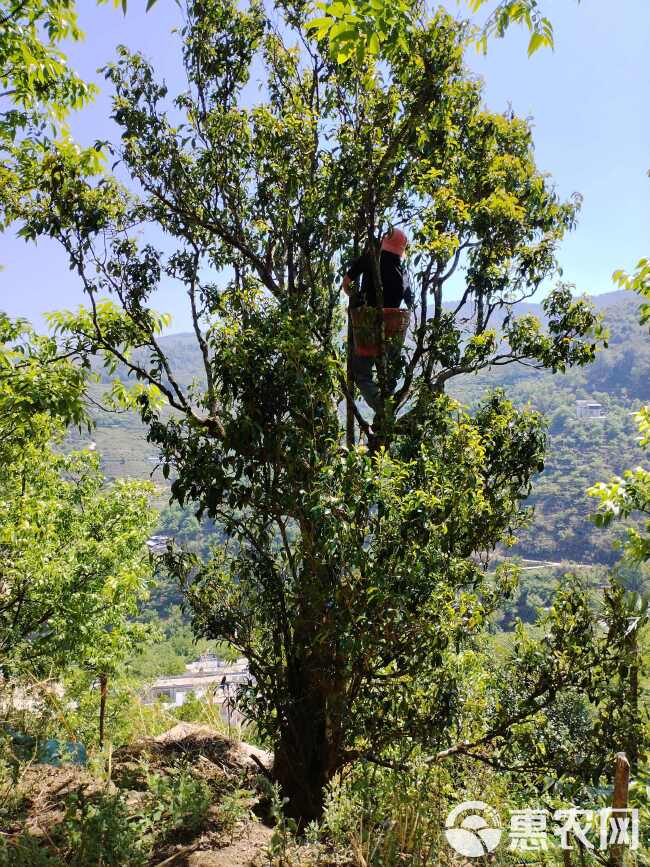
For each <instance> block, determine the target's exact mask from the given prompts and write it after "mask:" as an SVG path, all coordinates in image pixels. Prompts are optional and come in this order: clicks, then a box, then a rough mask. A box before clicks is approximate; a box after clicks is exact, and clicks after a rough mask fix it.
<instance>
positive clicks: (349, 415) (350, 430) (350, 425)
mask: <svg viewBox="0 0 650 867" xmlns="http://www.w3.org/2000/svg"><path fill="white" fill-rule="evenodd" d="M353 352H354V336H353V334H352V319H351V318H350V312H349V308H348V342H347V370H346V376H345V378H346V385H347V387H348V393H349V395H350V396H349V397H346V400H345V444H346V446H347V447H348V448H349V449H351V448H353V447H354V411H353V409H352V401H353V400H354V377H353V376H352V353H353Z"/></svg>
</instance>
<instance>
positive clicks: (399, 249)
mask: <svg viewBox="0 0 650 867" xmlns="http://www.w3.org/2000/svg"><path fill="white" fill-rule="evenodd" d="M407 244H408V238H407V237H406V235H405V234H404V232H402V230H401V229H389V230H388V231H387V232H386V234H385V235H384V237H383V238H382V239H381V249H382V250H388V252H389V253H396V254H397V255H398V256H403V255H404V252H405V250H406V245H407Z"/></svg>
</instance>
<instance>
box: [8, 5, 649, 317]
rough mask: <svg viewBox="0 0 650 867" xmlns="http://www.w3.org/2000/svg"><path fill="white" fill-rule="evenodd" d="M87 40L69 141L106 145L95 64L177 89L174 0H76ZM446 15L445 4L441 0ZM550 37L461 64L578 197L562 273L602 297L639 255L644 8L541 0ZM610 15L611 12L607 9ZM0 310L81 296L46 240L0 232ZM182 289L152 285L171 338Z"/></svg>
mask: <svg viewBox="0 0 650 867" xmlns="http://www.w3.org/2000/svg"><path fill="white" fill-rule="evenodd" d="M78 5H79V6H80V7H81V10H80V19H81V24H82V26H83V28H84V29H85V30H86V34H87V37H86V41H85V43H84V44H83V45H81V46H73V47H72V48H71V49H70V52H69V53H70V57H71V61H72V64H73V65H74V67H75V68H76V69H77V70H78V71H79V72H80V73H81V74H82V75H84V77H86V78H87V79H89V80H94V81H96V82H97V83H98V84H99V85H100V87H102V93H101V94H100V96H99V97H98V99H97V101H96V103H95V104H94V105H93V106H91V107H89V108H88V109H86V110H84V111H83V112H81V113H79V114H78V115H77V116H76V117H75V118H74V121H73V129H74V132H75V134H76V136H77V137H78V139H79V140H80V141H81V142H83V143H90V142H92V141H93V140H94V139H96V138H111V137H112V136H113V135H114V130H115V128H114V127H113V125H112V123H111V121H110V120H109V118H108V114H109V106H110V101H109V98H110V93H109V92H108V90H107V88H105V87H104V82H103V80H102V77H101V76H100V75H99V74H98V73H97V71H96V70H97V68H98V67H99V66H101V65H102V64H104V63H106V62H108V61H110V60H111V58H113V57H114V54H115V46H116V45H117V44H119V43H125V44H127V45H128V46H129V47H131V48H137V49H140V50H142V51H143V52H144V53H145V54H146V55H148V56H149V57H151V58H152V59H153V61H154V63H155V68H156V70H157V72H158V74H159V75H160V76H161V77H162V78H165V79H166V81H167V83H168V84H169V85H170V89H171V90H172V91H174V90H175V84H176V83H178V87H179V89H180V76H179V65H178V64H179V61H178V50H177V45H178V43H177V42H176V39H175V37H174V36H173V35H172V34H171V29H172V28H173V27H174V26H175V25H176V24H178V23H179V11H178V9H177V7H176V5H175V3H174V0H158V3H157V4H156V6H155V7H154V10H153V11H152V12H150V13H149V14H146V13H145V12H144V6H145V3H144V0H130V2H129V12H128V14H127V15H126V17H123V16H122V14H121V13H119V12H116V11H115V10H113V9H112V7H111V6H102V7H99V8H97V7H95V5H94V3H93V2H91V0H80V2H79V3H78ZM446 5H447V6H448V7H449V8H450V9H453V10H454V11H457V10H458V9H459V8H460V9H463V7H462V6H461V7H458V6H456V4H455V2H454V0H449V2H448V3H447V4H446ZM546 5H547V8H548V10H549V14H550V17H551V18H552V20H553V22H554V26H555V32H556V47H555V51H554V52H551V51H549V50H548V49H543V50H541V51H539V52H538V53H537V54H535V55H534V56H533V57H532V58H530V59H529V58H528V57H527V53H526V45H527V37H526V36H525V34H524V33H523V31H518V30H516V29H513V30H511V31H510V32H509V33H508V35H507V36H506V38H505V39H504V40H493V41H492V42H491V44H490V48H489V52H488V55H487V56H486V57H483V56H480V55H478V54H476V53H475V52H471V53H469V54H468V56H467V61H468V65H469V66H470V68H471V69H473V70H474V71H475V72H476V73H478V74H480V75H481V76H483V78H484V80H485V99H486V103H487V105H488V107H489V108H490V109H492V110H494V111H502V110H504V109H506V108H507V107H508V106H509V105H512V107H513V109H514V110H515V112H517V114H520V115H524V116H529V117H531V118H533V122H534V127H535V136H534V137H535V147H536V156H537V162H538V165H539V166H540V168H541V169H542V170H544V171H547V172H549V173H550V174H551V175H552V176H553V177H554V179H555V181H556V184H557V188H558V191H559V193H560V194H561V195H562V196H568V195H570V194H571V193H572V192H574V191H577V192H580V193H581V194H582V195H583V196H584V205H583V210H582V214H581V216H580V222H579V225H578V228H577V230H576V231H575V232H573V233H572V234H571V235H570V236H569V238H568V239H567V240H565V242H564V244H563V247H562V250H561V256H560V258H561V264H562V266H563V268H564V278H565V279H566V280H568V281H570V282H573V283H575V284H576V287H577V289H578V290H579V291H585V292H589V293H592V294H597V293H600V292H606V291H610V290H611V289H612V288H613V287H612V283H611V274H612V272H613V271H614V270H615V269H616V268H619V267H624V268H632V267H633V266H634V264H635V263H636V261H637V260H638V259H639V258H641V256H643V255H648V254H650V249H649V248H648V246H649V242H650V179H649V178H648V176H647V171H648V169H650V110H649V109H648V93H649V92H650V72H649V71H648V70H649V68H650V67H649V66H648V57H649V56H650V4H649V3H648V0H622V2H619V3H612V0H582V2H581V3H580V5H577V4H575V3H574V2H572V0H547V3H546ZM614 10H615V11H614ZM0 263H2V265H3V266H4V270H2V271H0V309H3V310H5V311H7V312H8V313H10V314H11V315H21V316H26V317H27V318H29V319H31V320H32V321H34V323H35V324H37V325H41V323H42V319H41V315H42V314H43V313H44V312H45V311H48V310H53V309H57V308H62V307H74V306H76V305H77V304H79V303H82V302H83V293H82V292H81V289H80V287H79V284H78V282H77V280H76V279H75V277H74V275H73V274H71V273H70V271H69V270H68V266H67V262H66V259H65V256H64V254H63V253H62V251H61V250H60V249H59V248H58V246H57V245H56V244H54V243H53V242H49V241H46V240H45V241H40V242H39V243H38V244H37V245H36V246H34V245H33V244H29V245H26V244H25V243H24V242H23V241H21V240H20V239H18V238H16V237H15V236H14V234H13V233H12V232H11V231H9V232H8V233H7V234H5V235H4V236H3V237H2V238H1V239H0ZM184 302H185V297H184V293H182V291H180V290H179V288H178V286H174V287H170V288H169V289H166V290H165V289H163V290H162V291H161V292H160V294H159V297H158V298H157V299H156V306H157V307H158V308H159V309H161V310H164V311H167V312H170V313H172V315H173V316H174V323H173V327H172V329H171V330H172V331H182V330H186V329H187V328H188V327H189V321H188V319H187V318H186V316H185V314H184V312H183V311H184V307H185V303H184Z"/></svg>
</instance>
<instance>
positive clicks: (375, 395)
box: [351, 343, 402, 412]
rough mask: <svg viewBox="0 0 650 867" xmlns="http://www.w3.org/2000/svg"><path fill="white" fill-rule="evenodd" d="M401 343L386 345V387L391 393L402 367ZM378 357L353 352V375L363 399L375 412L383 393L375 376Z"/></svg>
mask: <svg viewBox="0 0 650 867" xmlns="http://www.w3.org/2000/svg"><path fill="white" fill-rule="evenodd" d="M401 348H402V347H401V344H398V345H395V344H393V345H391V344H390V343H388V344H387V345H386V387H387V389H388V391H389V393H392V392H393V391H395V386H396V385H397V379H398V377H399V372H400V368H401V361H402V357H401V351H400V350H401ZM377 361H378V359H376V358H365V357H364V356H362V355H357V354H356V352H354V351H353V352H352V359H351V362H352V376H353V377H354V381H355V383H356V386H357V388H358V389H359V391H360V392H361V394H362V396H363V399H364V400H365V402H366V403H367V404H368V406H369V407H370V408H371V409H373V410H374V411H375V412H377V410H378V409H379V402H380V400H381V395H380V391H379V384H378V383H377V381H376V379H375V377H374V367H375V364H376V363H377Z"/></svg>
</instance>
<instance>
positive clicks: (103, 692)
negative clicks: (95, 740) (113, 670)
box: [99, 674, 108, 748]
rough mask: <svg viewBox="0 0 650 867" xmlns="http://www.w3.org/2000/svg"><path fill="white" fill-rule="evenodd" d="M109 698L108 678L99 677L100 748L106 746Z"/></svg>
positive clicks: (104, 676) (101, 675) (102, 675)
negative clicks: (107, 703)
mask: <svg viewBox="0 0 650 867" xmlns="http://www.w3.org/2000/svg"><path fill="white" fill-rule="evenodd" d="M107 697H108V677H107V676H106V675H105V674H100V675H99V746H100V748H101V747H103V746H104V724H105V722H106V699H107Z"/></svg>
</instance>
